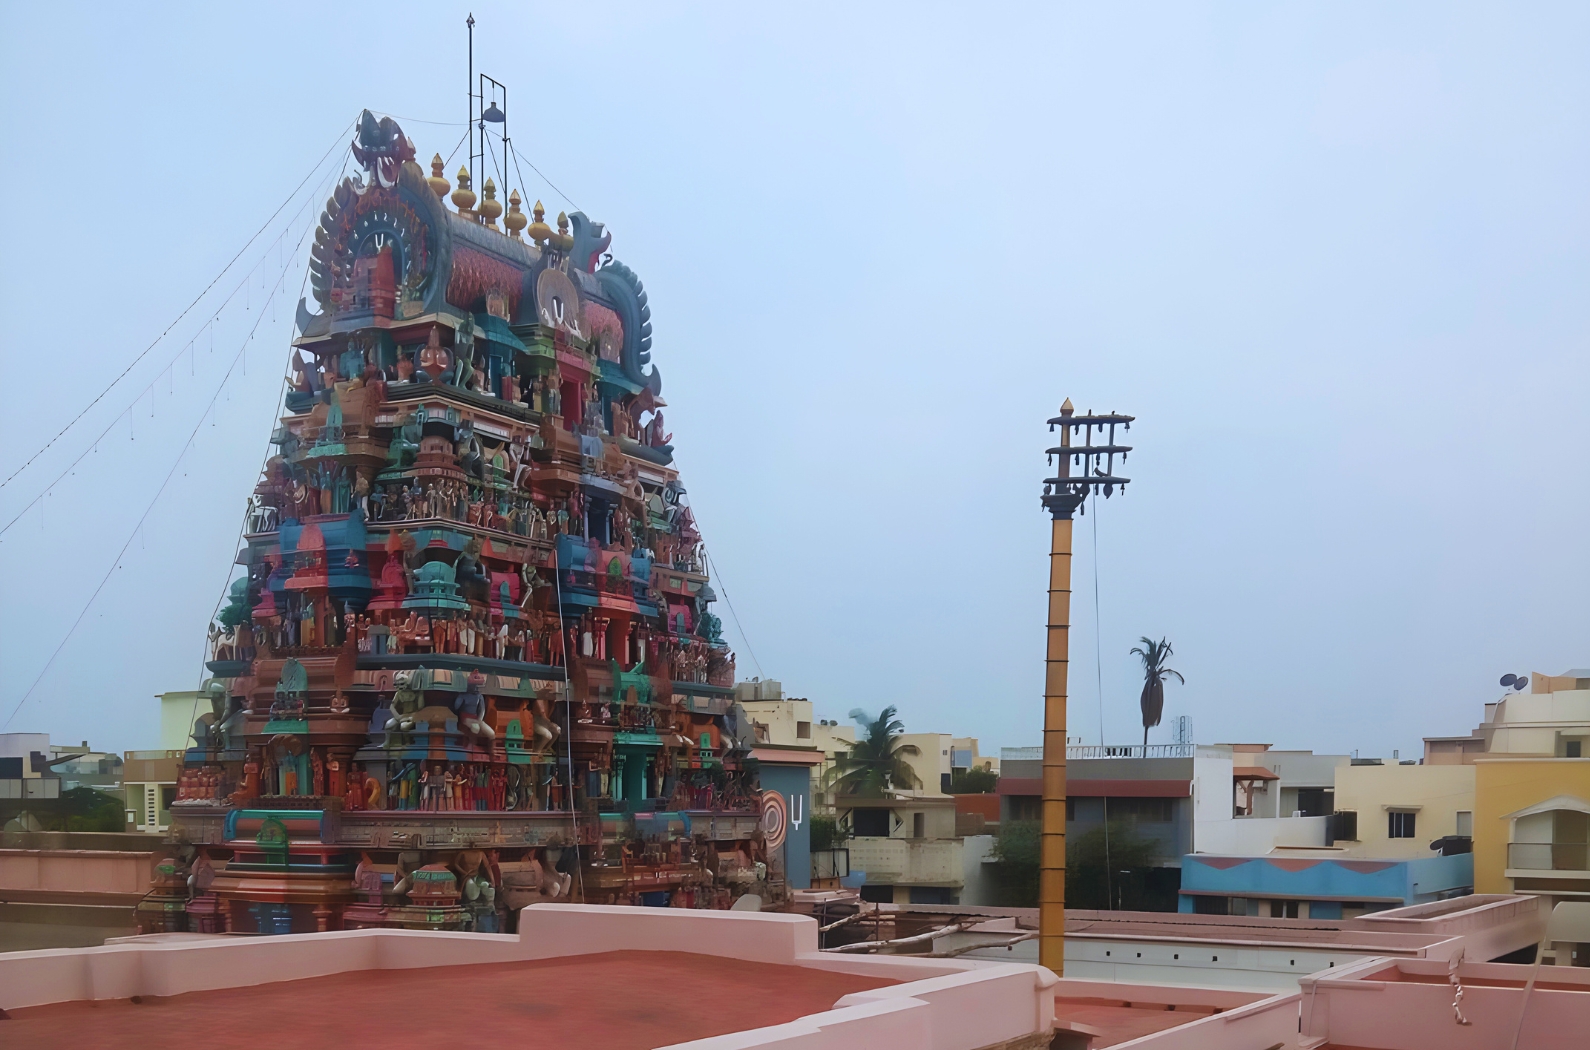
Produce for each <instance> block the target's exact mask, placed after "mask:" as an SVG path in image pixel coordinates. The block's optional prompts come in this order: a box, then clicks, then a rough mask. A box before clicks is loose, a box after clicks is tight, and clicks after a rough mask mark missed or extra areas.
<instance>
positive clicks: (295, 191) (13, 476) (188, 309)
mask: <svg viewBox="0 0 1590 1050" xmlns="http://www.w3.org/2000/svg"><path fill="white" fill-rule="evenodd" d="M353 124H354V122H352V121H350V122H349V123H348V125H347V126H346V127H344V128H343V129H342V130H341V131H339V132H337V142H334V143H332V145H331V149H328V150H327V151H326V152H325V154H324V155H323V156H322V157H321V158H320V159H319V160H317V161H315V165H314V167H312V168H311V169H310V170H309V174H308V175H305V176H304V179H303V182H300V183H299V184H298V185H297V186H296V187H294V189H293V191H292V192H291V193H289V194H288V195H287V199H286V200H284V201H282V202H281V204H280V205H278V206H277V208H276V210H275V211H273V212H271V216H270V218H268V219H266V220H265V223H264V225H262V226H261V227H260V228H259V229H257V230H255V231H254V236H252V237H250V238H249V239H248V240H247V241H246V242H245V243H244V244H243V247H241V248H239V249H238V252H237V254H236V255H234V256H232V259H231V261H230V262H228V263H227V264H226V265H225V266H223V267H221V271H220V272H219V273H217V274H216V275H215V278H214V279H213V280H211V281H210V283H209V284H207V285H205V286H204V291H202V292H200V293H199V294H198V295H197V296H196V297H195V298H194V300H193V302H191V303H189V304H188V305H187V306H186V307H184V308H183V310H182V312H181V313H180V314H178V315H177V317H176V320H174V321H172V322H171V323H170V324H169V325H167V326H166V328H165V331H163V332H161V333H160V334H159V335H158V336H156V337H155V340H154V342H152V343H150V344H149V345H148V346H146V347H144V348H143V350H142V351H141V352H140V353H139V354H138V356H137V357H135V358H133V359H132V362H131V363H130V364H128V365H127V367H126V368H124V369H122V371H121V374H120V375H118V376H117V377H116V378H115V379H112V380H111V381H110V384H109V385H108V386H106V387H105V389H104V390H101V391H100V392H99V393H98V394H97V395H95V397H94V400H92V401H90V402H89V403H88V404H87V405H85V406H84V407H83V410H82V411H81V412H79V413H78V414H77V415H75V416H73V417H72V419H71V421H70V422H68V423H67V424H66V426H64V427H62V428H61V429H60V432H59V433H57V434H56V435H55V436H54V437H52V438H50V440H49V441H47V442H45V444H44V447H43V448H41V449H39V450H38V451H37V452H35V453H33V455H31V456H29V457H28V458H27V460H26V461H25V462H24V463H23V464H22V465H21V466H20V467H18V468H17V469H16V470H14V471H12V472H11V474H10V476H9V477H7V478H6V479H5V480H4V481H0V488H5V487H6V486H7V485H9V484H11V482H12V481H13V480H15V479H16V477H17V475H19V474H21V473H22V472H23V471H24V470H27V469H28V467H29V466H30V465H31V464H32V463H33V461H34V460H36V459H38V458H39V457H40V456H42V455H44V453H45V452H47V451H49V449H50V446H52V445H54V444H55V443H56V442H57V441H59V440H60V439H61V438H62V437H63V436H64V435H65V434H66V432H67V431H68V430H71V429H72V427H73V426H75V425H76V424H77V422H78V420H80V419H82V418H83V417H84V416H86V415H88V413H89V411H90V410H91V409H92V408H93V407H94V406H95V405H97V404H99V403H100V401H102V400H103V399H104V397H105V395H106V394H108V393H110V392H111V390H113V389H114V388H115V386H116V384H117V383H120V382H121V381H122V380H123V379H125V378H126V377H127V373H129V372H131V371H132V370H133V369H134V368H135V367H137V365H138V362H139V361H142V360H143V359H144V358H145V357H146V356H147V355H148V353H149V351H151V350H153V349H154V348H155V347H157V346H159V345H160V341H161V340H162V339H164V338H165V337H166V336H167V335H169V334H171V330H172V329H173V328H175V327H176V326H177V325H179V324H181V323H182V319H183V318H184V317H186V316H188V314H189V313H190V312H192V310H193V308H194V307H195V306H198V305H199V302H200V300H202V299H203V298H204V297H205V296H206V295H208V294H210V289H212V288H214V287H215V286H216V284H217V283H218V282H219V281H220V280H221V278H222V277H225V276H226V274H227V271H229V270H230V269H231V268H232V267H233V265H234V264H236V262H237V261H238V259H240V258H242V257H243V253H244V252H246V251H248V249H249V245H251V244H253V243H254V242H255V241H256V240H258V239H259V235H260V234H262V233H264V232H265V230H266V228H267V227H269V226H270V224H271V223H273V222H275V221H276V216H278V215H280V214H281V212H282V209H283V208H285V207H287V205H289V204H291V203H292V200H293V198H294V197H296V196H298V191H299V190H302V189H303V188H304V184H305V183H307V182H308V181H309V180H310V179H311V178H312V177H314V174H315V172H317V171H319V170H320V166H321V165H322V164H324V163H325V162H326V158H327V157H330V156H331V154H332V153H333V152H335V150H336V148H337V143H339V142H341V141H342V137H343V136H344V135H346V134H347V133H348V131H349V129H351V128H352V127H353ZM118 418H119V417H118Z"/></svg>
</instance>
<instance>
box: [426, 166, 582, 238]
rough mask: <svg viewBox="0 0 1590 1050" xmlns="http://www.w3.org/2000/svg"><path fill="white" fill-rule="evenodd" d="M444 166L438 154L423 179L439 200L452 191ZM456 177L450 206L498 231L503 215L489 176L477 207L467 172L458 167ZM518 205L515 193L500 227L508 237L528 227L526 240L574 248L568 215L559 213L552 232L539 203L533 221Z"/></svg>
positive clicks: (466, 216) (512, 193)
mask: <svg viewBox="0 0 1590 1050" xmlns="http://www.w3.org/2000/svg"><path fill="white" fill-rule="evenodd" d="M445 163H446V162H445V161H443V160H442V155H441V154H440V153H438V154H436V156H434V157H432V158H431V175H430V178H428V179H426V180H425V181H426V182H427V183H429V184H430V187H431V192H432V193H434V194H436V196H437V197H438V198H440V199H442V200H446V199H448V195H447V191H448V190H450V189H452V185H451V184H450V183H449V182H448V181H447V177H446V176H445V175H443V174H442V167H443V166H444V165H445ZM457 178H458V189H456V190H453V193H452V201H453V206H454V207H455V208H457V209H458V214H460V215H462V216H464V217H465V218H472V219H474V220H476V221H477V222H479V223H480V224H481V225H482V226H489V227H491V228H492V229H494V230H495V229H497V218H498V217H499V216H501V215H502V202H501V201H499V200H498V199H497V184H496V183H494V182H492V181H491V176H489V175H488V176H487V177H486V184H485V185H484V186H482V187H481V191H482V193H483V194H484V197H483V198H482V199H481V200H480V201H479V207H476V197H475V191H474V190H472V189H470V188H469V181H470V180H469V169H468V168H465V167H463V166H460V167H459V169H458V176H457ZM520 203H521V201H520V198H519V191H518V190H514V191H513V192H511V193H509V194H508V214H507V216H506V217H505V218H503V220H502V224H503V226H505V227H507V233H508V236H510V237H512V238H513V239H514V240H520V239H521V237H520V232H521V231H523V230H525V229H526V227H528V228H529V238H530V240H532V241H534V242H535V243H536V244H540V245H545V244H550V245H551V246H552V247H554V248H558V249H561V250H564V251H567V250H568V249H569V248H571V247H573V246H574V238H573V236H572V235H570V234H569V232H568V228H569V220H568V216H567V215H565V214H564V213H562V212H559V213H558V232H556V233H553V232H552V227H551V226H548V225H547V223H546V221H545V216H546V209H545V208H543V207H542V205H541V202H540V201H536V205H535V209H534V211H535V221H534V222H531V221H530V218H529V216H527V215H525V213H524V212H522V211H520V210H519V206H520Z"/></svg>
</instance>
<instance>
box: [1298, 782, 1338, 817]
mask: <svg viewBox="0 0 1590 1050" xmlns="http://www.w3.org/2000/svg"><path fill="white" fill-rule="evenodd" d="M1335 808H1336V792H1335V791H1334V790H1333V789H1331V788H1298V789H1297V811H1298V812H1299V813H1301V814H1303V815H1304V816H1305V817H1328V816H1330V813H1331V810H1333V809H1335Z"/></svg>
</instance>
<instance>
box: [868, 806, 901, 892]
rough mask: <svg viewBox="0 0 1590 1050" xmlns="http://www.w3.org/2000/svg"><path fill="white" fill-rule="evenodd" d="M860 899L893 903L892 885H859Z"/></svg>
mask: <svg viewBox="0 0 1590 1050" xmlns="http://www.w3.org/2000/svg"><path fill="white" fill-rule="evenodd" d="M880 812H881V811H880ZM861 899H862V900H864V901H868V902H869V903H872V904H893V903H894V887H893V886H863V887H861Z"/></svg>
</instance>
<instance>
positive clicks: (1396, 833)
mask: <svg viewBox="0 0 1590 1050" xmlns="http://www.w3.org/2000/svg"><path fill="white" fill-rule="evenodd" d="M1416 815H1417V814H1414V813H1410V812H1408V811H1406V810H1400V809H1394V810H1392V811H1391V812H1390V813H1387V814H1386V837H1387V838H1391V839H1411V838H1413V837H1414V836H1415V834H1416V832H1415V831H1414V817H1415V816H1416Z"/></svg>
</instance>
